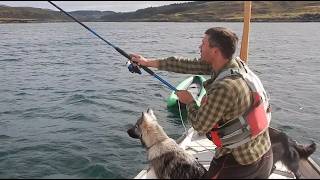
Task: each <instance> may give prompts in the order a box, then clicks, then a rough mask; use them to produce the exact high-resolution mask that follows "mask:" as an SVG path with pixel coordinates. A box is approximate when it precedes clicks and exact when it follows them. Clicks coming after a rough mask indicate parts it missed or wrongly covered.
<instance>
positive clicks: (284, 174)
mask: <svg viewBox="0 0 320 180" xmlns="http://www.w3.org/2000/svg"><path fill="white" fill-rule="evenodd" d="M176 142H177V143H178V144H179V146H180V147H181V148H183V149H184V150H186V151H187V152H188V153H190V154H192V155H193V156H194V157H195V158H196V159H197V160H198V161H199V162H200V163H201V164H202V165H203V166H204V167H205V168H206V169H209V166H210V162H211V160H212V158H213V156H214V153H215V148H216V146H215V145H214V144H213V143H212V141H210V140H209V139H208V138H207V137H206V136H200V135H199V134H198V133H197V132H196V131H195V130H194V129H193V128H190V129H189V130H188V131H187V133H185V134H184V135H182V136H181V137H180V138H178V139H177V140H176ZM299 165H300V169H299V170H300V172H301V175H302V177H303V178H306V179H319V178H320V167H319V165H318V164H317V163H315V162H314V161H313V160H312V158H310V157H309V158H308V159H307V160H300V164H299ZM275 166H276V169H275V170H274V172H273V173H272V174H271V175H270V176H269V179H296V177H295V176H294V174H293V173H292V172H291V171H289V170H288V169H287V168H286V167H285V166H284V165H283V164H282V163H281V162H277V163H276V164H275ZM155 178H157V177H155V174H154V173H153V170H152V168H149V167H146V168H144V169H143V170H142V171H140V173H139V174H138V175H136V176H135V177H134V179H155Z"/></svg>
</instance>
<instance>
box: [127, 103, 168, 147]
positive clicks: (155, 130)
mask: <svg viewBox="0 0 320 180" xmlns="http://www.w3.org/2000/svg"><path fill="white" fill-rule="evenodd" d="M127 133H128V135H129V136H130V137H132V138H135V139H140V140H141V143H142V145H144V146H145V147H150V146H151V145H153V144H155V143H156V142H157V141H158V140H159V139H163V138H166V137H167V135H166V134H165V132H164V131H163V129H162V127H161V126H160V125H159V124H158V122H157V118H156V116H155V115H154V113H153V111H152V109H150V108H148V110H147V112H142V115H141V117H140V118H139V119H138V120H137V122H136V124H135V125H133V126H132V127H130V128H129V129H128V130H127Z"/></svg>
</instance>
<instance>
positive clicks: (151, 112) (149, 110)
mask: <svg viewBox="0 0 320 180" xmlns="http://www.w3.org/2000/svg"><path fill="white" fill-rule="evenodd" d="M147 113H148V114H149V115H150V116H151V117H152V118H153V120H157V118H156V116H155V115H154V113H153V110H152V109H151V108H148V110H147Z"/></svg>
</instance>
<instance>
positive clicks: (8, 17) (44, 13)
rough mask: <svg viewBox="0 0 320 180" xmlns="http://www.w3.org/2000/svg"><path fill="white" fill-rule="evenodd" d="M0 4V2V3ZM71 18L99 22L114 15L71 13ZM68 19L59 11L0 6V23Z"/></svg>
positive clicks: (107, 12)
mask: <svg viewBox="0 0 320 180" xmlns="http://www.w3.org/2000/svg"><path fill="white" fill-rule="evenodd" d="M0 3H1V2H0ZM69 13H70V14H71V15H72V16H74V17H75V18H77V19H79V20H80V21H99V20H100V19H101V17H102V16H105V15H110V14H114V13H115V12H113V11H72V12H69ZM69 21H72V20H71V19H70V18H69V17H67V16H66V15H64V14H63V13H61V12H60V11H53V10H50V9H41V8H32V7H9V6H5V5H0V23H1V22H2V23H14V22H69Z"/></svg>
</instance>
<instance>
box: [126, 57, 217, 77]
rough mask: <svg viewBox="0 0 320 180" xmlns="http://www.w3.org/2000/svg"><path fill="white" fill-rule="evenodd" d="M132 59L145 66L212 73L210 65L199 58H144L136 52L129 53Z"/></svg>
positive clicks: (195, 72) (187, 72)
mask: <svg viewBox="0 0 320 180" xmlns="http://www.w3.org/2000/svg"><path fill="white" fill-rule="evenodd" d="M131 57H132V61H134V62H136V63H138V64H139V65H142V66H146V67H154V68H158V69H159V70H165V71H170V72H176V73H183V74H203V75H205V74H207V75H210V74H211V73H212V69H211V66H210V65H208V64H205V63H204V62H202V61H200V60H199V59H193V60H191V59H187V58H176V57H169V58H163V59H146V58H144V57H143V56H140V55H138V54H131Z"/></svg>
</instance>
